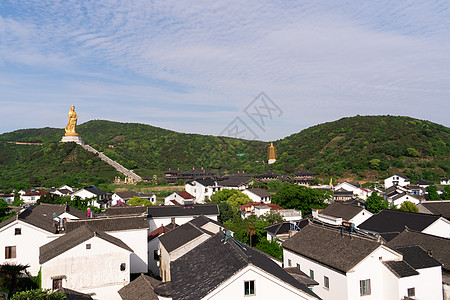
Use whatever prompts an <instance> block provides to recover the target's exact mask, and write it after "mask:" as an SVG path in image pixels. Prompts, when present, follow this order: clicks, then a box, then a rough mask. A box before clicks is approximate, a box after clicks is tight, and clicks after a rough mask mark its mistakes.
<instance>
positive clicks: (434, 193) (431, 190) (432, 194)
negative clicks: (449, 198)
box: [426, 185, 441, 200]
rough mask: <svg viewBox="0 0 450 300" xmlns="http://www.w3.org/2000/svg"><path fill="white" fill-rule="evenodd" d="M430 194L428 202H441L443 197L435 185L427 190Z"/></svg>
mask: <svg viewBox="0 0 450 300" xmlns="http://www.w3.org/2000/svg"><path fill="white" fill-rule="evenodd" d="M426 191H427V193H428V200H441V197H440V196H439V194H438V193H437V187H436V186H435V185H429V186H427V188H426Z"/></svg>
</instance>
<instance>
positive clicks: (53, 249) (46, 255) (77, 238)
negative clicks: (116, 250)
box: [39, 225, 133, 264]
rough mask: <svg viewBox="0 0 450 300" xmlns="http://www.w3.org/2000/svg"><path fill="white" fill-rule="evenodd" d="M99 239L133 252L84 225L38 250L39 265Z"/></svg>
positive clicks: (122, 243) (112, 238) (124, 245)
mask: <svg viewBox="0 0 450 300" xmlns="http://www.w3.org/2000/svg"><path fill="white" fill-rule="evenodd" d="M94 236H96V237H99V238H101V239H103V240H105V241H107V242H110V243H111V244H114V245H116V246H118V247H121V248H123V249H125V250H128V251H130V252H133V250H132V249H131V248H130V247H128V246H127V245H126V244H125V243H124V242H122V240H120V239H118V238H115V237H113V236H111V235H109V234H107V233H105V232H103V231H100V230H96V229H95V228H92V227H90V226H87V225H84V226H81V227H79V228H77V229H75V230H73V231H71V232H68V233H66V234H65V235H63V236H61V237H59V238H57V239H56V240H53V241H51V242H49V243H47V244H45V245H44V246H42V247H40V248H39V263H40V264H43V263H45V262H47V261H49V260H51V259H52V258H55V257H57V256H58V255H60V254H62V253H64V252H66V251H68V250H70V249H72V248H73V247H75V246H77V245H79V244H81V243H83V242H85V241H87V240H89V239H91V238H92V237H94Z"/></svg>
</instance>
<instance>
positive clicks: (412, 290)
mask: <svg viewBox="0 0 450 300" xmlns="http://www.w3.org/2000/svg"><path fill="white" fill-rule="evenodd" d="M415 296H416V288H409V289H408V297H415Z"/></svg>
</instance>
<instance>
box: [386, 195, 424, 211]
mask: <svg viewBox="0 0 450 300" xmlns="http://www.w3.org/2000/svg"><path fill="white" fill-rule="evenodd" d="M405 201H409V202H412V203H414V204H415V205H417V204H419V203H420V200H419V199H417V198H415V197H413V196H410V195H404V196H403V197H400V198H398V199H395V200H393V201H391V204H393V205H395V206H396V207H397V208H400V205H402V203H403V202H405Z"/></svg>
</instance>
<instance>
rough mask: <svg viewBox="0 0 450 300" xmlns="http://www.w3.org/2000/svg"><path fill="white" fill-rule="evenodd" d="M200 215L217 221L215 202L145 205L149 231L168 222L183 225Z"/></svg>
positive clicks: (217, 211)
mask: <svg viewBox="0 0 450 300" xmlns="http://www.w3.org/2000/svg"><path fill="white" fill-rule="evenodd" d="M200 215H203V216H205V217H207V218H209V219H212V220H214V221H217V217H218V216H219V207H218V206H217V204H194V205H192V206H184V205H162V206H149V207H147V216H148V223H149V231H150V232H151V231H153V230H155V229H157V228H159V227H161V226H163V225H164V226H166V225H168V224H170V223H176V224H178V225H183V224H184V223H186V222H189V221H190V220H192V219H194V218H196V217H198V216H200Z"/></svg>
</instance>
